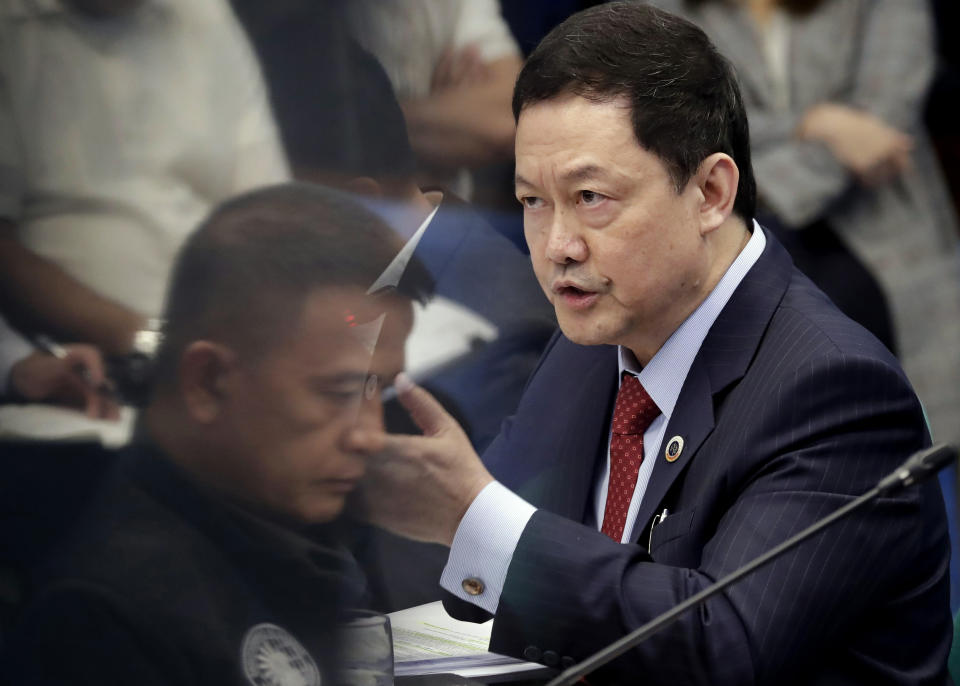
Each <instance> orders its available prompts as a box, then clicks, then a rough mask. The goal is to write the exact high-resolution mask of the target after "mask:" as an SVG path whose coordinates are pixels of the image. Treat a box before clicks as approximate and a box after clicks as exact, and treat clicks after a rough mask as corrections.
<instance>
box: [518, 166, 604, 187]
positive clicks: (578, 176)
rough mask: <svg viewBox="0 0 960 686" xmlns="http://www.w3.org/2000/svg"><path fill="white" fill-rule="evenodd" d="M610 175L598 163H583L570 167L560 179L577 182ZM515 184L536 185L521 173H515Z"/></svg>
mask: <svg viewBox="0 0 960 686" xmlns="http://www.w3.org/2000/svg"><path fill="white" fill-rule="evenodd" d="M607 176H609V174H608V173H607V171H606V170H605V169H604V168H603V167H600V166H598V165H596V164H583V165H580V166H577V167H573V168H571V169H568V170H566V171H564V172H562V173H561V174H560V180H561V181H564V182H566V183H570V182H576V181H587V180H589V179H596V178H599V177H603V178H606V177H607ZM513 185H514V186H515V187H516V186H528V187H534V184H532V183H530V182H529V181H527V180H526V179H525V178H523V177H522V176H521V175H520V174H515V175H514V177H513Z"/></svg>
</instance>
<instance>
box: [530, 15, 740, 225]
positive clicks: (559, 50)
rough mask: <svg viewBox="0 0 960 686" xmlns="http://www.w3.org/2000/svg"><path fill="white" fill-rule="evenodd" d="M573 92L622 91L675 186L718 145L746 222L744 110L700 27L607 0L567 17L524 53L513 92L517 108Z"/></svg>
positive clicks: (595, 96) (732, 79)
mask: <svg viewBox="0 0 960 686" xmlns="http://www.w3.org/2000/svg"><path fill="white" fill-rule="evenodd" d="M566 93H572V94H574V95H579V96H582V97H585V98H589V99H592V100H598V101H604V100H610V99H614V98H620V97H622V98H625V99H626V100H627V101H628V102H629V104H630V117H631V121H632V124H633V132H634V135H635V136H636V138H637V141H638V142H639V144H640V145H641V146H643V147H644V148H645V149H646V150H649V151H650V152H652V153H654V154H655V155H657V156H658V157H659V158H660V159H661V160H662V161H663V162H664V164H665V165H666V167H667V170H668V171H669V173H670V176H671V177H672V179H673V181H674V183H675V184H676V187H677V191H678V192H679V191H681V190H682V189H683V188H684V187H685V186H686V184H687V182H688V181H689V180H690V178H691V176H693V174H694V173H696V171H697V169H699V167H700V163H701V162H703V160H704V159H705V158H706V157H708V156H709V155H711V154H713V153H715V152H723V153H726V154H728V155H730V157H732V158H733V160H734V162H736V164H737V167H738V168H739V170H740V185H739V188H738V189H737V198H736V201H735V203H734V212H736V213H737V214H738V215H739V216H740V217H741V218H743V219H744V220H745V221H747V222H750V221H751V220H752V219H753V215H754V212H755V209H756V196H757V190H756V182H755V181H754V178H753V169H752V167H751V164H750V136H749V132H748V128H747V114H746V110H745V109H744V106H743V100H742V98H741V96H740V88H739V86H738V85H737V79H736V75H735V73H734V70H733V67H732V66H731V65H730V63H729V62H728V61H727V60H726V59H725V58H724V57H723V56H722V55H720V53H719V52H717V50H716V48H715V47H714V46H713V44H712V43H711V42H710V39H709V38H707V36H706V34H705V33H704V32H703V31H701V30H700V29H699V28H697V27H696V26H695V25H693V24H691V23H690V22H688V21H686V20H685V19H681V18H680V17H677V16H675V15H673V14H670V13H669V12H665V11H663V10H659V9H657V8H655V7H651V6H649V5H646V4H644V3H640V2H635V1H634V2H610V3H604V4H602V5H597V6H595V7H591V8H590V9H587V10H584V11H583V12H579V13H577V14H574V15H572V16H571V17H570V18H569V19H567V20H566V21H565V22H563V23H562V24H560V25H559V26H557V27H556V28H555V29H554V30H553V31H551V32H550V33H549V34H548V35H547V37H546V38H544V39H543V41H542V42H541V43H540V45H538V46H537V48H536V49H535V50H534V51H533V53H532V54H531V55H530V57H529V58H528V59H527V62H526V64H525V65H524V67H523V69H522V71H521V72H520V76H519V77H518V79H517V85H516V88H515V89H514V92H513V114H514V117H516V118H518V119H519V117H520V113H521V111H522V110H523V108H524V107H526V106H527V105H531V104H534V103H537V102H542V101H544V100H549V99H551V98H554V97H557V96H559V95H563V94H566Z"/></svg>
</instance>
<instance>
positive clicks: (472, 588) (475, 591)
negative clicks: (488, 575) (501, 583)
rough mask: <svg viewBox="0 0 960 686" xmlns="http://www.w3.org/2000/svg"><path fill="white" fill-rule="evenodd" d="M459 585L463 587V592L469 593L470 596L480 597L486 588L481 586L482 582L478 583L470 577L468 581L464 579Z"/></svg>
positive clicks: (478, 581)
mask: <svg viewBox="0 0 960 686" xmlns="http://www.w3.org/2000/svg"><path fill="white" fill-rule="evenodd" d="M460 585H461V586H463V590H464V591H466V592H467V593H469V594H470V595H480V594H481V593H483V591H484V589H485V588H486V586H484V585H483V582H482V581H480V579H477V578H475V577H472V576H471V577H470V578H468V579H464V580H463V582H462V583H461V584H460Z"/></svg>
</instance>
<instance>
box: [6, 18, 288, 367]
mask: <svg viewBox="0 0 960 686" xmlns="http://www.w3.org/2000/svg"><path fill="white" fill-rule="evenodd" d="M286 177H287V169H286V163H285V161H284V159H283V155H282V152H281V149H280V146H279V144H278V141H277V140H276V133H275V130H274V126H273V122H272V119H271V115H270V111H269V107H268V103H267V99H266V97H265V94H264V89H263V84H262V81H261V78H260V74H259V71H258V68H257V65H256V61H255V59H254V58H253V56H252V54H251V53H250V50H249V46H248V45H247V43H246V41H245V37H244V36H243V33H242V31H241V30H240V28H239V26H238V25H237V23H236V20H235V18H234V17H233V16H232V14H231V12H230V10H229V7H228V5H227V4H226V2H225V0H206V1H204V2H194V1H193V0H10V1H9V2H4V3H2V7H0V180H2V182H0V299H2V304H3V307H4V310H5V312H7V313H8V314H9V316H10V318H11V321H13V322H14V323H15V324H16V325H17V327H18V328H20V329H21V330H23V331H27V332H33V331H40V332H45V333H48V334H50V335H52V336H54V337H56V338H61V339H64V340H72V341H85V342H89V343H92V344H94V345H96V346H98V347H99V348H100V349H101V350H102V351H103V352H104V353H106V354H108V355H114V354H122V353H126V352H128V351H130V349H131V347H132V345H133V341H134V339H135V333H136V332H137V331H139V330H142V329H145V328H147V327H148V326H149V320H150V319H151V318H155V317H157V316H158V315H159V313H160V310H161V306H162V299H163V293H164V290H165V287H166V281H167V277H168V272H169V269H170V267H171V264H172V262H173V258H174V255H175V254H176V251H177V249H178V248H179V246H180V244H181V243H182V242H183V240H184V239H185V238H186V236H187V234H188V232H189V231H190V230H192V228H193V227H195V226H196V225H197V224H198V223H199V221H200V220H201V219H202V218H203V217H204V216H205V215H206V214H207V213H208V212H209V211H210V209H211V208H212V207H213V206H214V205H216V204H217V203H218V202H220V201H221V200H224V199H226V198H228V197H230V196H232V195H234V194H236V193H237V192H240V191H242V190H244V189H248V188H252V187H254V186H258V185H261V184H264V183H268V182H274V181H280V180H283V179H285V178H286Z"/></svg>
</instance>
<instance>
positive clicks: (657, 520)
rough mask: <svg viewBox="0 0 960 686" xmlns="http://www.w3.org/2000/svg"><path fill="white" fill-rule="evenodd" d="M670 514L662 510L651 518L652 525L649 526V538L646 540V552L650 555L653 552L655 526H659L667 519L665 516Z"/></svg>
mask: <svg viewBox="0 0 960 686" xmlns="http://www.w3.org/2000/svg"><path fill="white" fill-rule="evenodd" d="M668 514H670V513H669V511H668V510H667V508H663V512H661V513H660V514H658V515H657V516H656V517H654V518H653V523H651V524H650V538H649V539H648V540H647V552H648V553H650V552H652V551H653V530H654V528H655V527H656V526H657V524H661V523H662V522H663V520H664V519H666V518H667V515H668Z"/></svg>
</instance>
